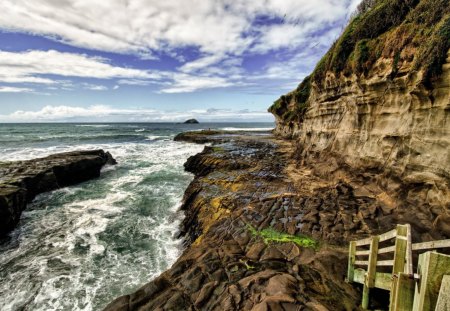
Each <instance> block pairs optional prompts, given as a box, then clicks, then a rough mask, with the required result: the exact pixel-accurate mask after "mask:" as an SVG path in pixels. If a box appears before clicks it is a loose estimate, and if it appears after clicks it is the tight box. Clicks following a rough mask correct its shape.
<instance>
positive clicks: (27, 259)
mask: <svg viewBox="0 0 450 311" xmlns="http://www.w3.org/2000/svg"><path fill="white" fill-rule="evenodd" d="M272 127H273V124H271V123H240V124H239V123H236V124H230V123H227V124H220V123H216V124H213V123H210V124H192V125H185V124H148V123H147V124H137V123H131V124H125V123H116V124H0V161H14V160H27V159H33V158H38V157H43V156H46V155H49V154H53V153H57V152H65V151H71V150H82V149H98V148H102V149H104V150H105V151H109V152H111V154H112V155H113V156H114V158H115V159H116V160H117V161H118V164H117V165H115V166H106V167H104V168H103V170H102V172H101V176H100V178H98V179H95V180H91V181H87V182H84V183H81V184H78V185H75V186H71V187H67V188H63V189H59V190H56V191H52V192H49V193H45V194H41V195H39V196H38V197H37V198H36V199H35V200H34V201H33V202H32V203H30V204H29V205H28V207H27V209H26V210H25V211H24V212H23V213H22V217H21V220H20V223H19V225H18V227H17V229H15V230H14V231H13V232H11V233H10V234H9V236H8V237H7V238H5V239H2V240H0V310H3V311H8V310H101V309H102V308H103V307H105V306H106V305H107V304H108V303H109V302H110V301H111V300H113V299H114V298H116V297H118V296H120V295H124V294H127V293H131V292H133V291H135V290H136V289H138V288H139V287H140V286H142V285H144V284H145V283H147V282H149V281H151V280H152V279H154V278H155V277H157V276H158V275H159V274H160V273H161V272H163V271H164V270H166V269H168V268H169V267H170V266H171V265H172V264H173V263H174V262H175V260H176V259H177V258H178V256H179V255H180V253H181V252H182V246H181V240H179V239H177V238H176V232H177V230H178V228H179V224H180V222H181V221H182V219H183V213H182V212H181V211H179V207H180V204H181V199H182V196H183V193H184V190H185V189H186V187H187V185H188V184H189V182H190V181H191V180H192V178H193V177H192V176H191V174H189V173H187V172H185V171H184V169H183V163H184V162H185V161H186V159H187V158H188V157H189V156H192V155H194V154H196V153H198V152H200V151H201V150H202V149H203V146H201V145H196V144H189V143H182V142H174V141H173V137H174V136H175V135H176V134H177V133H180V132H183V131H187V130H199V129H206V128H211V129H243V130H245V129H247V130H248V129H261V130H263V129H268V128H272Z"/></svg>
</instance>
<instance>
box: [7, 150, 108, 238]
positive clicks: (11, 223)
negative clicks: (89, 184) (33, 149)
mask: <svg viewBox="0 0 450 311" xmlns="http://www.w3.org/2000/svg"><path fill="white" fill-rule="evenodd" d="M107 163H108V164H115V160H114V159H113V158H112V156H111V154H109V152H104V151H103V150H90V151H74V152H67V153H59V154H54V155H51V156H48V157H45V158H41V159H34V160H29V161H16V162H1V163H0V237H2V236H4V235H6V234H7V233H8V232H10V231H11V230H13V229H14V228H15V226H16V225H17V224H18V222H19V219H20V215H21V214H22V211H23V210H24V209H25V207H26V205H27V203H28V202H30V201H32V200H33V199H34V198H35V197H36V195H38V194H40V193H43V192H46V191H51V190H55V189H58V188H61V187H65V186H69V185H73V184H76V183H80V182H82V181H86V180H89V179H92V178H95V177H98V176H99V175H100V169H101V168H102V167H103V165H105V164H107Z"/></svg>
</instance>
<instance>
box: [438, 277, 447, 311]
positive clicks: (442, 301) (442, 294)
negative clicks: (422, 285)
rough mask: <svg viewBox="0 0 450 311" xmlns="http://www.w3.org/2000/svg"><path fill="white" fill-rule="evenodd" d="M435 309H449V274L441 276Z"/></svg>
mask: <svg viewBox="0 0 450 311" xmlns="http://www.w3.org/2000/svg"><path fill="white" fill-rule="evenodd" d="M436 310H450V275H444V277H443V278H442V282H441V289H440V290H439V297H438V301H437V303H436Z"/></svg>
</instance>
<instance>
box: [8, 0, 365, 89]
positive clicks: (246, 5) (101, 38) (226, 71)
mask: <svg viewBox="0 0 450 311" xmlns="http://www.w3.org/2000/svg"><path fill="white" fill-rule="evenodd" d="M357 1H359V0H315V1H311V0H258V1H248V0H191V1H179V0H127V1H123V0H108V1H106V2H105V1H91V0H58V1H56V0H40V1H28V0H2V1H0V12H2V14H0V29H6V30H10V31H19V32H26V33H31V34H37V35H44V36H47V37H48V38H51V39H53V40H58V41H62V42H64V43H67V44H70V45H73V46H77V47H81V48H87V49H93V50H101V51H108V52H117V53H132V54H135V55H138V56H139V57H140V58H141V59H152V58H153V59H154V58H155V57H156V55H158V56H159V55H166V56H170V57H172V58H174V59H177V60H178V61H179V62H181V64H180V65H179V66H178V68H175V69H166V70H165V71H163V70H153V71H150V70H141V69H134V68H127V67H123V66H116V65H113V64H112V63H111V62H110V61H109V60H108V59H105V58H101V57H94V56H88V55H83V54H75V53H62V52H57V51H26V52H21V53H13V52H5V51H0V82H3V83H36V84H42V85H47V88H51V89H64V90H70V89H74V87H73V85H67V83H66V84H65V85H61V81H60V80H58V79H59V78H58V76H60V77H77V78H97V79H118V81H116V83H117V84H118V85H135V86H148V85H156V86H157V91H158V92H160V93H181V92H195V91H197V90H203V89H208V88H217V87H235V86H244V85H248V84H249V81H252V82H253V83H255V82H256V81H257V80H258V79H275V80H283V81H281V83H282V84H283V85H284V84H286V83H290V81H286V80H289V79H294V76H295V75H297V76H299V71H300V72H301V73H303V72H304V71H305V70H306V69H305V68H304V67H305V66H304V65H301V63H300V62H299V61H298V60H299V58H298V57H296V56H292V53H295V54H298V55H300V54H301V55H303V56H304V57H305V59H306V61H305V62H304V63H308V64H309V60H310V59H315V58H314V56H315V54H317V53H318V51H320V52H319V53H323V51H324V50H325V49H326V47H327V46H329V44H330V43H331V42H332V40H333V39H334V38H333V37H331V36H330V34H331V33H332V34H335V33H336V31H331V30H330V29H335V28H336V25H337V24H340V23H342V22H343V21H344V20H345V19H346V18H348V16H349V12H350V10H353V9H354V7H355V5H356V2H357ZM261 19H264V20H266V22H261ZM267 21H270V22H267ZM316 43H317V44H318V45H319V47H320V49H314V48H311V47H312V46H313V45H314V44H316ZM186 48H189V50H190V51H194V53H192V54H193V55H195V56H192V55H190V53H184V51H185V49H186ZM307 49H310V51H309V53H308V52H305V51H306V50H307ZM299 51H303V52H301V53H300V52H299ZM277 52H282V53H280V56H279V57H278V54H277ZM268 53H271V56H275V57H274V58H276V57H278V59H271V60H270V61H271V62H274V63H279V64H269V65H267V64H262V65H261V68H259V69H256V70H255V69H250V70H246V69H245V68H244V67H245V66H243V65H242V64H243V63H244V65H245V59H246V58H247V59H248V57H251V56H252V55H255V54H268ZM290 53H291V54H290ZM289 55H291V56H289ZM283 63H284V64H283ZM287 64H291V65H292V64H294V65H295V67H293V66H288V65H287ZM309 66H310V67H309V69H311V66H313V65H309ZM295 72H296V73H295ZM277 75H278V76H277ZM54 76H56V78H55V77H54ZM278 85H280V84H279V83H278V82H276V83H274V85H272V87H276V86H278ZM18 86H20V87H22V86H23V85H18ZM26 86H27V85H26ZM81 87H83V86H81ZM100 88H104V87H97V90H100Z"/></svg>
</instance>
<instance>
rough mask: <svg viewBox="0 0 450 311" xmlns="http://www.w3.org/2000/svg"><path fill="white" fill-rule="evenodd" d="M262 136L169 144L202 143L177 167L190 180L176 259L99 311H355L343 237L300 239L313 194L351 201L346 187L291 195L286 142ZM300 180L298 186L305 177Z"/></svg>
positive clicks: (213, 135) (189, 136)
mask: <svg viewBox="0 0 450 311" xmlns="http://www.w3.org/2000/svg"><path fill="white" fill-rule="evenodd" d="M259 134H260V133H259ZM266 134H267V135H265V136H261V135H255V134H254V133H251V132H247V133H242V132H230V131H227V132H223V131H211V132H208V131H203V132H187V133H182V134H180V135H178V136H177V137H176V139H175V140H178V141H185V142H186V141H187V142H192V143H201V144H204V143H209V144H211V146H205V148H204V150H203V151H202V152H201V153H199V154H197V155H195V156H192V157H190V158H189V159H188V161H187V162H186V163H185V169H186V170H187V171H189V172H191V173H193V174H194V175H195V177H194V180H193V181H192V182H191V183H190V185H189V186H188V188H187V189H186V191H185V194H184V198H183V204H182V207H181V209H182V210H183V211H184V212H185V218H184V221H183V223H182V226H181V229H180V236H182V237H184V239H185V249H184V251H183V254H182V255H181V256H180V257H179V258H178V260H177V261H176V263H175V264H174V265H173V266H172V267H171V268H170V269H169V270H167V271H165V272H164V273H162V274H161V275H160V276H159V277H158V278H156V279H155V280H153V281H151V282H149V283H147V284H146V285H144V286H143V287H141V288H140V289H138V290H137V291H136V292H135V293H131V294H129V295H124V296H121V297H119V298H117V299H116V300H114V301H113V302H111V303H110V304H109V305H108V306H107V307H106V308H105V310H108V311H109V310H135V309H140V308H142V309H148V310H157V309H164V310H166V309H167V310H199V309H201V310H250V309H254V310H266V309H268V308H270V309H272V310H278V309H280V310H297V309H298V308H301V307H302V306H303V307H306V308H309V309H312V310H320V309H321V308H328V309H330V308H331V309H333V308H334V309H335V310H351V309H353V308H355V307H357V305H358V301H359V300H358V299H359V294H358V291H357V289H355V288H354V287H352V286H350V285H348V284H346V283H345V282H344V280H343V276H344V275H345V272H346V268H347V246H346V244H345V241H344V239H343V238H342V237H335V238H334V237H333V234H331V235H330V234H329V235H328V236H327V237H325V238H323V237H322V236H321V235H318V234H317V233H314V231H313V230H311V232H313V233H314V234H306V232H307V231H308V230H310V229H311V227H313V226H315V225H316V224H317V221H318V220H315V221H312V222H310V223H308V216H309V217H310V218H311V217H312V216H314V215H307V214H308V209H309V210H310V211H311V210H313V209H317V206H316V205H317V204H316V203H317V200H316V199H317V195H318V194H319V195H320V194H322V195H325V196H327V195H328V196H329V195H331V194H333V193H334V194H335V195H336V198H335V199H336V200H341V201H343V202H347V203H348V204H352V203H355V202H356V200H359V199H360V198H356V197H355V196H353V194H351V193H350V192H351V191H349V189H346V188H345V185H342V184H338V185H336V184H333V185H326V183H325V181H321V180H317V181H315V184H314V185H311V187H310V189H303V191H300V192H299V193H296V190H297V189H296V188H297V187H299V186H300V185H299V181H301V180H302V179H301V178H300V179H299V178H298V176H297V175H298V174H301V173H302V170H301V169H294V171H292V170H293V168H292V167H293V166H295V160H294V157H293V155H294V153H295V147H294V145H293V142H292V141H287V140H283V139H280V138H277V137H275V136H273V135H272V134H271V133H266ZM303 174H306V175H305V176H306V177H305V176H303V181H304V180H306V179H307V178H310V179H311V180H313V177H311V176H307V175H308V174H307V172H303ZM346 190H347V191H346ZM319 213H320V212H319V211H317V217H320V216H319V215H318V214H319ZM322 214H324V213H323V212H322ZM312 218H314V217H312ZM328 233H330V232H328ZM331 233H333V232H331ZM353 233H355V232H353ZM353 233H352V234H353ZM360 234H361V233H358V236H360ZM334 235H336V234H334ZM349 236H350V235H349ZM340 276H342V279H341V278H340ZM336 306H339V308H340V309H336Z"/></svg>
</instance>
